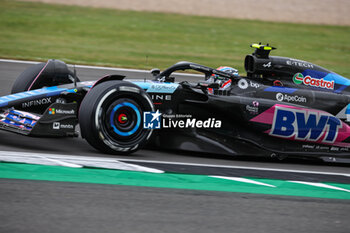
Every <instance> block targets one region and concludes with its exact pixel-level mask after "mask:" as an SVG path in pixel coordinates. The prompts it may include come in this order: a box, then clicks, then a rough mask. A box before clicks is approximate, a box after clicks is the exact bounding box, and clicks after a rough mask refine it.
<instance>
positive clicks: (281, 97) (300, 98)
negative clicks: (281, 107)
mask: <svg viewBox="0 0 350 233" xmlns="http://www.w3.org/2000/svg"><path fill="white" fill-rule="evenodd" d="M276 100H278V101H285V102H297V103H306V102H307V99H306V98H305V97H304V96H298V95H288V94H283V93H277V94H276Z"/></svg>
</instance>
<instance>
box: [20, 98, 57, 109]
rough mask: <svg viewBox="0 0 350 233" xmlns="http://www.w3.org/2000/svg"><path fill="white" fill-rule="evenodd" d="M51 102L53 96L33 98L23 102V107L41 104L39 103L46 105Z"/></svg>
mask: <svg viewBox="0 0 350 233" xmlns="http://www.w3.org/2000/svg"><path fill="white" fill-rule="evenodd" d="M51 103H52V100H51V97H48V98H42V99H38V100H31V101H28V102H25V103H22V108H29V107H32V106H39V105H45V104H51Z"/></svg>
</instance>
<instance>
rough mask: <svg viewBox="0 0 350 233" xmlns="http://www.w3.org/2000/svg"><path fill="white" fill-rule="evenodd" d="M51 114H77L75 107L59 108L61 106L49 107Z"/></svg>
mask: <svg viewBox="0 0 350 233" xmlns="http://www.w3.org/2000/svg"><path fill="white" fill-rule="evenodd" d="M49 114H50V115H54V114H62V115H70V114H75V111H74V109H70V110H66V109H59V108H49Z"/></svg>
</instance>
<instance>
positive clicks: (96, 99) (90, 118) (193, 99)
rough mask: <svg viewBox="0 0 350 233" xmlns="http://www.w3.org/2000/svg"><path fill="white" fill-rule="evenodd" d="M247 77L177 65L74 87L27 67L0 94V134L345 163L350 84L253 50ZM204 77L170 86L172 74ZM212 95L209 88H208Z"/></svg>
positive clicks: (48, 70)
mask: <svg viewBox="0 0 350 233" xmlns="http://www.w3.org/2000/svg"><path fill="white" fill-rule="evenodd" d="M251 46H252V47H253V48H255V51H254V53H253V54H249V55H247V56H246V58H245V61H244V66H245V70H246V72H247V75H246V76H237V75H233V74H230V73H225V72H223V71H220V70H217V69H213V68H210V67H206V66H203V65H199V64H195V63H191V62H179V63H176V64H175V65H173V66H171V67H169V68H168V69H166V70H164V71H163V72H160V71H159V70H157V69H154V70H152V71H151V73H152V74H153V76H154V79H153V80H146V79H144V80H131V79H128V77H124V76H121V75H118V74H116V75H108V76H105V77H103V78H101V79H99V80H97V81H87V82H86V81H85V82H84V81H80V80H79V78H78V77H77V75H76V74H75V72H72V71H70V70H69V69H68V67H67V65H66V64H65V63H64V62H62V61H59V60H49V61H48V62H46V63H39V64H37V65H34V66H32V67H30V68H28V69H27V70H25V71H24V72H23V73H22V74H21V75H20V76H19V77H18V78H17V80H16V81H15V83H14V85H13V88H12V94H11V95H8V96H3V97H0V128H1V129H3V130H8V131H12V132H15V133H19V134H23V135H27V136H40V137H66V136H77V135H79V133H78V132H77V125H78V124H79V127H80V134H81V136H82V137H83V138H85V139H86V140H87V141H88V142H89V144H90V145H91V146H93V147H94V148H96V149H98V150H99V151H102V152H104V153H111V154H128V153H132V152H135V151H136V150H139V149H140V148H142V147H144V146H145V145H151V146H153V147H159V148H166V149H175V150H186V151H200V152H207V153H213V154H226V155H251V156H269V157H278V158H285V157H288V156H290V157H306V158H319V159H322V160H325V161H333V162H349V161H350V126H349V122H350V80H348V79H347V78H345V77H342V76H340V75H338V74H336V73H334V72H331V71H329V70H327V69H324V68H322V67H320V66H317V65H315V64H312V63H309V62H306V61H302V60H297V59H293V58H286V57H277V56H270V52H271V50H273V49H275V48H273V47H271V46H269V45H261V44H253V45H251ZM182 70H194V71H197V72H200V73H203V77H211V76H215V77H218V78H219V79H224V80H231V82H232V85H231V87H230V88H229V89H222V88H220V85H219V84H218V83H217V82H208V81H206V79H205V78H203V80H202V81H200V82H197V83H191V82H188V81H183V82H175V78H174V77H172V74H173V73H174V72H176V71H182ZM209 90H210V91H209Z"/></svg>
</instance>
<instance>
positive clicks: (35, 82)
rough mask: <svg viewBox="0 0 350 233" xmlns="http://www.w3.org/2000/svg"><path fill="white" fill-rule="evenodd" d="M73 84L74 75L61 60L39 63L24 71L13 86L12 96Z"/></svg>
mask: <svg viewBox="0 0 350 233" xmlns="http://www.w3.org/2000/svg"><path fill="white" fill-rule="evenodd" d="M39 76H40V77H39ZM73 82H74V73H73V72H72V71H70V70H69V69H68V67H67V65H66V63H64V62H63V61H60V60H48V61H47V62H46V63H39V64H36V65H33V66H30V67H28V68H27V69H26V70H24V71H23V72H22V73H21V74H20V75H19V76H18V78H17V79H16V81H15V83H14V84H13V86H12V90H11V94H15V93H19V92H24V91H29V90H35V89H39V88H42V87H51V86H57V85H61V84H68V83H73ZM77 82H79V79H78V78H77Z"/></svg>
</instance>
